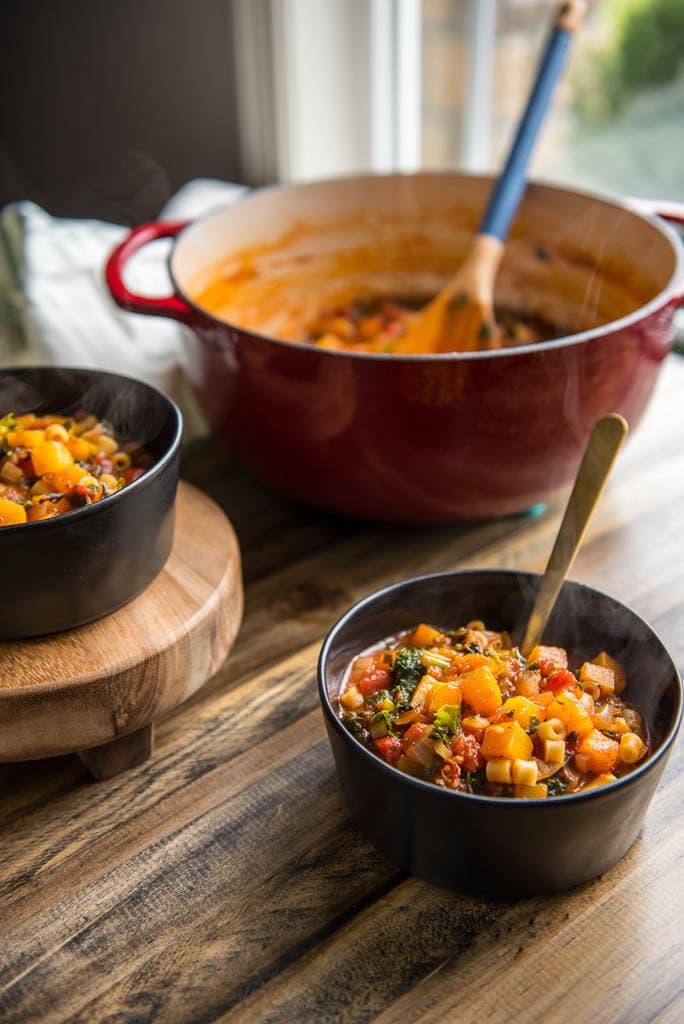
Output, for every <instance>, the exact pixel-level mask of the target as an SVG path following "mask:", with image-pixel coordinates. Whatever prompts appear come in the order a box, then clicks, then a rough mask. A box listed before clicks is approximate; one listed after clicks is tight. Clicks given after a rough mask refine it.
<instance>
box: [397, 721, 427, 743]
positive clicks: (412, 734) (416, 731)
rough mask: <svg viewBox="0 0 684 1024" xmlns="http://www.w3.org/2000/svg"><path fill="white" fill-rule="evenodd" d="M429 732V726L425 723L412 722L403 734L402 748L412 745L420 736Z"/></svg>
mask: <svg viewBox="0 0 684 1024" xmlns="http://www.w3.org/2000/svg"><path fill="white" fill-rule="evenodd" d="M431 731H432V726H431V725H427V724H426V723H425V722H414V723H413V725H410V726H409V727H408V729H407V730H406V732H405V733H404V746H406V747H410V746H411V745H412V744H413V743H417V741H418V740H419V739H421V737H422V736H424V735H425V734H426V733H428V732H431Z"/></svg>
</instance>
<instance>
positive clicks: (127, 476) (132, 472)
mask: <svg viewBox="0 0 684 1024" xmlns="http://www.w3.org/2000/svg"><path fill="white" fill-rule="evenodd" d="M144 473H145V470H144V469H140V468H139V467H136V466H131V467H130V469H126V470H125V471H124V474H123V478H124V482H125V483H127V484H132V483H133V481H134V480H137V479H138V478H139V477H141V476H143V475H144Z"/></svg>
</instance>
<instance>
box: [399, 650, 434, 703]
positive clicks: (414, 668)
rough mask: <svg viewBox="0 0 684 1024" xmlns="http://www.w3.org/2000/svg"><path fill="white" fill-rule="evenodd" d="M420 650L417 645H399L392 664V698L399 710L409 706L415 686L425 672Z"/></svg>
mask: <svg viewBox="0 0 684 1024" xmlns="http://www.w3.org/2000/svg"><path fill="white" fill-rule="evenodd" d="M426 671H427V670H426V668H425V665H423V660H422V651H420V650H419V649H418V648H417V647H400V648H399V650H398V651H397V655H396V658H395V660H394V665H393V666H392V682H393V683H394V688H393V690H392V700H393V701H394V703H395V704H396V705H397V708H398V709H399V710H406V709H407V708H409V707H410V706H411V698H412V697H413V694H414V692H415V689H416V686H417V685H418V683H419V682H420V680H421V679H422V678H423V676H424V675H425V672H426Z"/></svg>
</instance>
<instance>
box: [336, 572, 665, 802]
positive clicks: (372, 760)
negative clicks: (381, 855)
mask: <svg viewBox="0 0 684 1024" xmlns="http://www.w3.org/2000/svg"><path fill="white" fill-rule="evenodd" d="M454 576H459V577H468V576H479V577H483V576H498V577H501V576H509V577H511V578H513V577H516V578H519V577H520V576H525V577H527V578H528V579H530V580H539V579H541V574H540V573H534V572H521V571H520V572H519V571H518V570H516V569H464V570H455V571H446V572H437V573H429V574H426V575H423V576H411V577H409V578H408V579H405V580H400V581H399V582H398V583H392V584H390V585H389V586H387V587H383V588H382V589H380V590H376V591H374V592H373V593H372V594H368V595H367V596H366V597H363V598H361V599H360V600H359V601H357V602H356V603H355V604H353V605H352V606H351V608H349V609H347V611H346V612H345V613H344V615H342V616H340V618H339V619H338V620H337V622H335V624H334V625H333V626H332V627H331V629H330V630H329V631H328V633H327V635H326V637H325V639H324V641H323V645H322V647H321V650H320V653H319V656H318V664H317V682H318V695H319V699H320V701H321V706H322V708H323V711H324V714H325V716H326V718H327V719H328V721H329V722H331V724H332V725H333V727H334V728H335V729H336V731H337V732H338V733H339V734H340V735H341V736H343V737H344V738H345V740H346V741H347V742H349V743H350V744H351V745H352V747H353V748H354V749H355V750H356V751H357V752H358V754H359V755H360V757H361V758H362V759H363V760H366V761H367V763H368V764H369V765H374V766H375V768H376V769H379V770H381V771H384V772H385V773H389V775H390V776H391V777H393V778H394V779H395V780H396V781H397V782H399V781H401V782H403V783H405V784H406V785H408V786H411V787H414V788H416V790H417V792H423V793H430V794H431V795H435V794H439V797H438V799H446V800H453V799H459V800H471V801H475V802H477V803H480V804H491V805H494V806H497V807H502V806H503V807H506V808H509V809H512V808H515V807H525V808H529V807H542V808H543V807H549V804H550V801H551V802H552V805H553V806H556V802H557V801H560V800H562V801H563V802H564V804H568V805H569V804H571V803H576V802H577V801H578V800H581V801H582V802H585V801H589V800H599V799H601V798H603V797H604V796H606V795H607V794H609V793H615V792H616V791H617V790H618V789H623V788H625V787H626V786H630V787H631V786H633V785H636V784H637V782H638V781H639V779H640V778H642V777H643V776H644V775H647V774H649V773H650V772H651V771H652V770H653V769H654V768H655V766H656V765H657V763H658V762H659V761H660V760H661V759H662V758H663V757H664V756H665V755H666V754H667V752H668V750H669V749H670V747H671V746H672V744H673V743H674V740H675V738H676V736H677V733H678V731H679V728H680V726H681V723H682V714H683V710H684V691H683V686H682V679H681V676H680V674H679V671H678V669H677V665H676V663H675V661H674V658H673V657H672V655H671V653H670V651H669V650H668V649H667V647H666V646H665V644H664V643H663V641H662V640H661V638H660V637H659V636H658V634H657V633H656V632H655V630H654V629H653V627H652V626H650V625H649V623H648V622H646V620H645V619H644V618H642V616H641V615H639V614H638V612H635V611H634V609H633V608H630V606H629V605H626V604H624V603H623V602H622V601H618V600H617V599H616V598H614V597H611V596H610V595H609V594H606V593H604V592H603V591H601V590H597V589H596V588H595V587H590V586H588V585H587V584H585V583H579V582H577V581H576V580H568V581H567V582H568V583H572V585H573V586H574V587H577V588H578V589H580V590H585V591H589V592H590V593H592V594H597V595H598V596H599V597H601V598H604V599H605V600H607V601H609V602H610V603H612V604H614V605H618V606H619V607H620V608H623V609H625V611H627V612H629V613H630V614H631V615H633V616H634V617H635V618H636V619H638V620H639V621H640V622H642V623H643V624H644V626H645V627H646V628H647V629H648V630H649V631H650V632H651V633H652V634H653V636H654V637H655V638H656V639H657V641H658V643H659V644H660V647H661V648H662V651H663V653H664V654H665V655H666V657H667V658H668V659H669V662H670V665H671V668H672V672H673V676H674V679H675V680H676V684H677V685H676V705H675V709H674V714H673V716H672V722H671V724H670V727H669V729H668V731H667V733H666V735H665V737H664V738H663V741H662V743H661V744H660V746H659V747H658V749H657V750H655V751H654V752H653V753H652V754H649V756H648V757H647V758H646V760H645V761H644V762H643V764H641V765H639V767H638V768H635V769H633V770H632V771H631V772H630V773H629V774H628V775H624V776H623V777H622V778H620V779H616V781H615V782H609V783H607V784H606V785H604V786H598V787H596V788H595V789H592V790H589V791H588V792H582V791H580V792H579V793H568V794H565V795H562V796H555V797H548V798H547V799H545V800H519V799H512V798H511V797H500V796H482V795H479V794H476V793H461V792H460V791H457V790H450V789H446V788H443V787H441V786H436V785H435V784H434V783H431V782H425V781H423V780H422V779H416V778H414V777H413V776H411V775H407V774H406V773H405V772H402V771H400V770H399V769H398V768H395V767H393V766H392V765H389V764H387V762H386V761H383V760H382V758H380V757H378V756H377V755H376V754H373V753H371V751H370V750H368V749H367V748H366V747H365V746H364V745H363V744H362V743H360V742H359V740H357V739H356V737H355V736H353V735H352V733H351V732H349V730H348V729H346V728H345V727H344V725H343V724H342V722H341V721H340V718H339V715H338V714H337V713H336V711H335V709H334V707H333V705H332V703H331V700H330V697H329V695H328V688H327V686H326V680H325V668H326V664H327V662H328V658H329V655H330V651H331V649H332V647H333V644H334V642H335V640H336V637H337V634H338V633H339V632H340V631H341V630H342V629H343V627H344V626H345V625H346V624H347V622H348V621H349V620H350V619H351V618H352V617H353V616H354V615H355V614H356V613H357V612H359V611H361V610H363V608H365V607H367V606H368V607H370V606H371V605H373V604H374V603H375V602H376V601H377V600H378V599H380V598H383V597H385V596H387V595H390V594H392V593H393V592H398V591H400V590H402V589H403V588H404V587H406V586H409V585H420V584H422V583H428V582H433V581H435V580H437V581H438V580H440V579H448V578H453V577H454ZM381 639H382V638H381ZM533 813H534V812H533Z"/></svg>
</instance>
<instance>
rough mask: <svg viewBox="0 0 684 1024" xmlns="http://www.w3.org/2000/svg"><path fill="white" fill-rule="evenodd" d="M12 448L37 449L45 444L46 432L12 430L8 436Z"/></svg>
mask: <svg viewBox="0 0 684 1024" xmlns="http://www.w3.org/2000/svg"><path fill="white" fill-rule="evenodd" d="M7 441H8V443H9V446H10V448H37V447H38V445H41V444H44V442H45V431H44V430H10V432H9V434H8V435H7Z"/></svg>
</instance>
